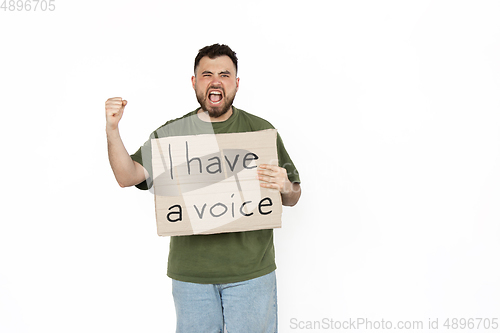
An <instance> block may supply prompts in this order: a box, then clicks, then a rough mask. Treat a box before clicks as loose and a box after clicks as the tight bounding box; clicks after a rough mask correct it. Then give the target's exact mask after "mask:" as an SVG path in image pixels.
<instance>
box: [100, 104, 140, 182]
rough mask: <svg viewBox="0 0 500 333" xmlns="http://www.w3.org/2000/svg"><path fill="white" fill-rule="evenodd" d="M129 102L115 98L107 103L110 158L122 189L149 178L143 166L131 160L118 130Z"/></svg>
mask: <svg viewBox="0 0 500 333" xmlns="http://www.w3.org/2000/svg"><path fill="white" fill-rule="evenodd" d="M125 105H127V101H125V100H123V99H122V98H121V97H113V98H110V99H108V100H107V101H106V107H105V108H106V136H107V138H108V157H109V164H110V165H111V169H112V170H113V173H114V174H115V178H116V181H117V182H118V185H120V186H121V187H127V186H133V185H136V184H139V183H141V182H143V181H144V180H145V179H147V178H148V177H149V175H148V172H147V171H146V169H144V167H143V166H142V165H140V164H139V163H137V162H135V161H133V160H132V159H131V158H130V155H129V154H128V152H127V150H126V149H125V146H124V145H123V141H122V139H121V137H120V132H119V130H118V123H119V122H120V119H121V118H122V116H123V110H124V109H125Z"/></svg>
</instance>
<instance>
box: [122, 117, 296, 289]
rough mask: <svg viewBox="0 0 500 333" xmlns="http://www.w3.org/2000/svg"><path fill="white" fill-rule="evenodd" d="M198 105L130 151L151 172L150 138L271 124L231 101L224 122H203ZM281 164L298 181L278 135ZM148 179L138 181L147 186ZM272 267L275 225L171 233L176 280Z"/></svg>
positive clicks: (250, 273) (170, 271)
mask: <svg viewBox="0 0 500 333" xmlns="http://www.w3.org/2000/svg"><path fill="white" fill-rule="evenodd" d="M197 111H198V109H197V110H195V111H192V112H190V113H188V114H186V115H184V116H182V117H180V118H177V119H174V120H171V121H168V122H167V123H165V124H164V125H163V126H161V127H159V128H158V129H157V130H155V131H154V132H153V133H151V135H150V138H149V140H148V141H146V142H145V143H144V145H143V146H142V147H141V148H139V150H137V152H136V153H135V154H133V155H131V157H132V160H134V161H136V162H138V163H140V164H141V165H142V166H144V168H145V169H146V170H147V171H148V173H149V174H150V175H152V174H153V172H152V167H151V139H152V138H162V137H166V136H179V135H196V134H211V133H213V134H220V133H239V132H252V131H260V130H265V129H270V128H274V127H273V126H272V125H271V124H270V123H269V122H267V121H266V120H264V119H262V118H259V117H257V116H254V115H252V114H250V113H248V112H245V111H243V110H240V109H237V108H235V107H233V114H232V115H231V117H229V119H227V120H226V121H223V122H214V123H211V122H204V121H202V120H200V119H199V118H198V116H197ZM276 144H277V150H278V159H279V165H280V166H281V167H283V168H285V169H286V170H287V173H288V179H289V180H290V181H291V182H297V183H299V182H300V178H299V173H298V171H297V169H296V168H295V165H294V164H293V162H292V160H291V159H290V156H288V153H287V152H286V150H285V147H284V145H283V142H282V140H281V137H280V135H279V134H278V136H277V141H276ZM151 186H152V180H151V179H148V180H146V181H144V182H142V183H140V184H138V185H136V187H138V188H139V189H142V190H147V189H150V188H151ZM275 269H276V263H275V260H274V242H273V230H272V229H265V230H254V231H244V232H231V233H221V234H213V235H190V236H171V238H170V252H169V256H168V268H167V275H168V276H169V277H171V278H172V279H175V280H180V281H185V282H195V283H213V284H218V283H232V282H239V281H245V280H249V279H253V278H256V277H259V276H263V275H265V274H268V273H271V272H272V271H274V270H275Z"/></svg>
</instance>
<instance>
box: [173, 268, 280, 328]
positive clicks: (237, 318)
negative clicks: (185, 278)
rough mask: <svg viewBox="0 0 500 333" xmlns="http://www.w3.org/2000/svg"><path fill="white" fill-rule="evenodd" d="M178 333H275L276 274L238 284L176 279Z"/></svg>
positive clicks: (174, 293)
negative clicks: (202, 282)
mask: <svg viewBox="0 0 500 333" xmlns="http://www.w3.org/2000/svg"><path fill="white" fill-rule="evenodd" d="M172 294H173V296H174V303H175V311H176V313H177V333H222V332H226V331H224V329H226V330H227V332H228V333H275V332H277V331H278V308H277V292H276V274H275V272H271V273H269V274H267V275H264V276H261V277H258V278H255V279H251V280H247V281H242V282H236V283H225V284H199V283H190V282H182V281H177V280H172Z"/></svg>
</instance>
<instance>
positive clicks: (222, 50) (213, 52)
mask: <svg viewBox="0 0 500 333" xmlns="http://www.w3.org/2000/svg"><path fill="white" fill-rule="evenodd" d="M225 55H226V56H228V57H229V58H231V60H232V61H233V64H234V67H236V73H238V58H236V53H235V52H234V51H233V50H231V48H230V47H229V46H227V45H224V44H222V45H221V44H213V45H210V46H205V47H204V48H202V49H200V51H199V52H198V55H197V56H196V58H195V59H194V74H195V75H196V68H197V67H198V65H199V64H200V60H201V58H203V57H209V58H210V59H215V58H217V57H220V56H225Z"/></svg>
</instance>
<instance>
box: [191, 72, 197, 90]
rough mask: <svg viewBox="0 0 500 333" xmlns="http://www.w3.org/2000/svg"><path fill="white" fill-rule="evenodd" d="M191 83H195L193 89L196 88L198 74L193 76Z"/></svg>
mask: <svg viewBox="0 0 500 333" xmlns="http://www.w3.org/2000/svg"><path fill="white" fill-rule="evenodd" d="M191 83H192V84H193V89H194V86H195V85H196V76H194V75H193V76H191Z"/></svg>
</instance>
